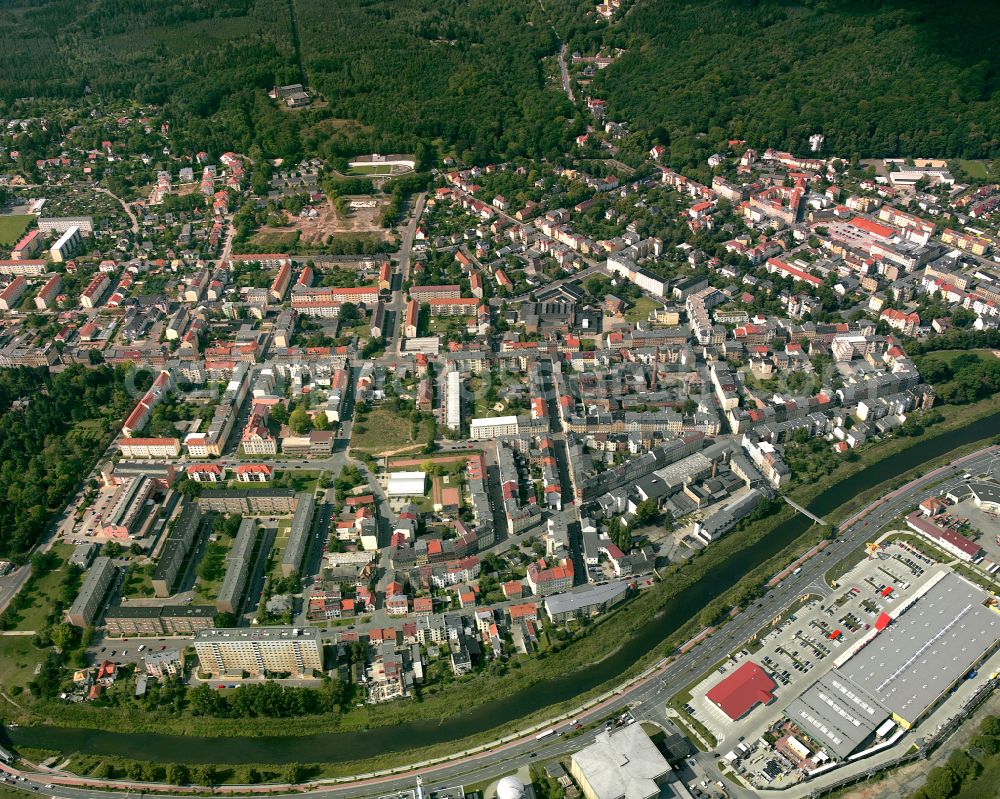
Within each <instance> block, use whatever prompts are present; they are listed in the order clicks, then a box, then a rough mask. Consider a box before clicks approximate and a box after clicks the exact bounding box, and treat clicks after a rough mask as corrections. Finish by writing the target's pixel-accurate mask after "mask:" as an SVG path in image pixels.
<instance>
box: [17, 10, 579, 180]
mask: <svg viewBox="0 0 1000 799" xmlns="http://www.w3.org/2000/svg"><path fill="white" fill-rule="evenodd" d="M293 11H294V15H293ZM556 50H557V44H556V39H555V34H554V33H553V30H552V26H551V25H550V24H549V21H548V19H547V17H546V15H545V13H544V12H543V11H542V6H541V5H540V4H539V2H538V0H500V2H496V0H336V2H330V0H211V2H203V1H202V0H0V117H4V116H17V115H19V114H20V113H22V109H19V108H18V106H17V103H16V100H17V98H22V97H29V96H33V97H39V98H50V97H51V98H58V99H65V100H70V101H73V102H87V101H90V102H99V101H101V100H103V99H108V98H110V99H114V100H122V99H133V100H136V101H138V102H140V103H152V104H156V105H162V106H163V107H164V112H163V113H164V117H165V118H167V119H169V120H170V121H171V123H172V126H173V131H174V135H175V137H176V138H177V145H178V146H179V147H181V148H184V149H195V150H197V149H205V150H208V151H210V152H213V153H216V154H218V153H220V152H224V151H225V150H237V151H240V152H250V151H251V147H252V146H253V145H254V144H256V145H258V146H259V147H260V148H261V150H262V151H263V152H264V153H265V154H266V155H269V156H283V157H286V158H295V157H298V156H300V155H302V154H304V153H305V152H311V153H316V154H320V155H325V156H336V155H346V154H347V153H356V152H366V151H371V150H377V151H380V152H407V151H410V152H412V151H414V150H415V149H416V148H417V144H418V142H419V141H427V142H433V141H434V140H436V139H437V140H440V142H441V143H442V144H444V145H446V146H448V147H449V148H453V149H454V151H455V152H456V153H457V154H459V156H464V157H465V158H466V159H472V160H479V161H482V160H486V159H490V158H502V157H512V156H517V155H529V156H537V155H544V154H555V153H558V152H560V151H561V150H563V149H565V148H566V147H568V146H569V145H570V144H571V142H572V138H573V136H575V135H576V134H577V133H579V132H580V130H577V129H576V128H575V127H574V126H573V124H571V120H572V117H573V115H574V109H573V108H572V106H571V105H570V104H569V101H568V100H567V99H566V96H565V95H564V94H563V93H562V92H561V91H560V89H559V87H558V85H554V84H553V83H552V82H551V81H550V80H549V79H548V76H547V72H548V71H551V70H554V68H555V67H554V63H555V62H554V56H555V53H556ZM545 58H548V59H549V64H548V66H546V65H545V64H543V59H545ZM303 66H304V67H305V72H306V81H307V83H308V84H309V88H310V89H311V90H313V91H317V92H319V94H320V98H319V102H317V103H316V104H315V106H314V107H313V108H311V109H307V110H304V111H296V112H294V113H289V112H288V111H286V110H284V109H280V108H278V107H277V106H276V104H275V103H273V102H271V101H269V100H268V99H267V97H266V92H267V90H268V89H270V88H271V87H272V86H274V85H275V84H281V83H292V82H298V81H300V80H301V79H302V78H301V75H302V70H301V68H302V67H303ZM88 90H89V91H90V92H91V94H89V95H87V94H85V92H87V91H88ZM88 98H89V99H88ZM24 113H27V112H24ZM345 119H348V120H356V121H357V122H358V123H361V124H360V125H345V124H343V120H345Z"/></svg>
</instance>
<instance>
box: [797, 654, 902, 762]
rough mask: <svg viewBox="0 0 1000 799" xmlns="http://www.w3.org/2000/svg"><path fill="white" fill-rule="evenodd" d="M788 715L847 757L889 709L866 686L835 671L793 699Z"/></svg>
mask: <svg viewBox="0 0 1000 799" xmlns="http://www.w3.org/2000/svg"><path fill="white" fill-rule="evenodd" d="M785 715H786V716H787V717H788V718H789V719H790V720H791V721H793V722H794V723H795V724H796V725H797V726H798V727H800V728H801V729H802V731H803V732H805V733H806V734H807V735H809V737H811V738H812V739H813V740H815V741H816V742H817V743H819V744H820V745H821V746H823V747H824V748H826V749H828V750H829V751H830V752H832V753H833V754H834V755H835V756H836V757H838V758H840V759H841V760H844V759H846V758H847V757H848V756H849V755H850V754H852V753H853V752H854V751H855V750H856V749H858V748H859V747H860V746H861V744H863V743H864V742H865V741H867V740H868V739H869V738H870V737H872V735H874V734H875V730H877V729H878V727H879V725H880V724H881V723H882V722H883V721H885V720H886V719H887V718H888V717H889V711H888V710H886V709H885V707H884V706H883V705H882V703H881V702H879V701H878V699H876V698H875V697H874V696H872V695H871V694H870V693H868V691H866V690H865V689H864V688H862V687H860V686H858V685H855V684H854V683H852V682H851V681H850V680H846V679H844V678H843V677H842V676H841V675H840V674H838V672H837V671H836V670H834V671H832V672H830V673H829V674H826V675H824V676H823V677H821V678H820V679H819V680H817V681H816V682H815V683H813V684H812V685H811V686H810V687H809V688H808V689H806V691H805V692H804V693H803V694H802V695H801V696H799V697H797V698H796V699H794V700H792V703H791V704H790V705H789V706H788V707H787V708H786V710H785Z"/></svg>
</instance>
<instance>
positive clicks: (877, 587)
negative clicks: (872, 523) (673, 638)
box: [685, 542, 944, 751]
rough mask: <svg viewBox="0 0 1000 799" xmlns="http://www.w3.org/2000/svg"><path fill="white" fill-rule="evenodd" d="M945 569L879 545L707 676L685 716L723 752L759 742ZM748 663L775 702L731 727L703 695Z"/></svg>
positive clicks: (898, 547)
mask: <svg viewBox="0 0 1000 799" xmlns="http://www.w3.org/2000/svg"><path fill="white" fill-rule="evenodd" d="M943 568H944V567H943V566H941V565H940V564H938V563H937V562H936V561H932V560H930V559H929V558H927V557H926V556H925V555H923V554H922V553H920V552H917V551H916V550H913V549H911V548H910V547H908V546H907V545H905V544H904V543H901V542H893V543H892V544H889V545H883V546H882V547H880V548H879V549H878V550H877V551H876V552H875V553H874V554H873V555H872V556H871V557H870V558H868V559H866V560H863V561H861V563H859V564H858V565H857V566H855V567H854V568H853V569H852V570H851V571H849V572H848V573H847V574H845V575H844V576H843V577H841V578H840V579H839V581H838V582H839V585H840V587H839V588H837V589H835V590H833V591H832V592H831V593H830V594H829V595H828V596H826V597H823V598H813V599H811V600H809V601H808V602H807V603H806V604H804V605H802V606H801V607H798V608H795V609H793V611H792V612H791V613H790V614H785V615H783V616H782V617H780V618H779V619H776V620H775V622H774V623H773V624H772V626H771V627H770V628H768V629H766V630H764V631H762V633H761V635H760V637H759V639H758V640H757V642H756V643H755V644H754V645H752V646H748V647H747V648H746V649H743V650H741V651H740V652H738V653H736V654H735V655H734V657H733V658H731V659H730V660H729V661H727V662H726V663H724V664H723V665H721V666H720V667H719V668H718V669H717V670H716V671H713V672H712V673H711V674H710V675H708V676H707V677H706V678H705V679H704V680H703V681H702V682H701V683H700V684H699V685H698V686H697V687H696V688H695V689H694V691H692V698H691V700H690V702H689V703H688V707H686V708H685V709H686V710H687V711H688V712H690V713H692V715H693V716H694V717H695V718H696V719H698V720H699V721H701V722H702V723H703V724H704V725H705V726H706V727H708V729H709V730H711V732H712V733H713V735H715V737H716V738H717V739H718V740H719V742H720V748H722V750H723V751H725V750H726V749H728V748H732V747H733V746H735V745H736V743H737V742H738V741H740V740H743V739H744V738H745V739H746V740H748V741H752V740H756V739H757V738H758V737H760V735H761V734H762V733H763V732H764V731H765V730H766V729H767V728H768V727H769V726H770V725H771V724H772V723H773V722H774V721H775V720H776V719H777V718H779V717H780V715H781V713H782V711H783V710H784V708H785V707H787V706H788V704H789V703H790V702H791V701H792V700H793V699H795V697H796V696H798V695H799V694H800V693H801V692H802V691H803V690H805V689H806V688H808V687H809V686H810V685H811V684H812V683H813V682H814V681H815V680H816V679H817V678H819V677H820V676H822V675H823V674H825V673H826V672H828V671H829V670H830V669H831V668H833V665H834V661H835V660H836V659H837V657H838V656H839V655H840V654H842V653H843V652H845V651H847V649H849V648H850V646H851V645H852V644H853V643H854V642H856V641H857V640H858V639H860V638H861V637H862V636H863V635H865V634H866V633H868V631H869V630H870V629H871V628H872V626H873V625H874V624H875V622H876V620H877V619H878V617H879V615H880V614H881V613H882V612H883V611H886V612H888V611H891V610H892V609H893V607H894V606H898V603H900V602H904V601H905V600H906V599H907V598H909V597H911V596H913V594H914V592H915V591H916V590H917V589H918V588H919V587H920V586H921V585H923V584H924V583H925V582H927V580H929V579H930V578H931V577H932V576H933V575H934V574H935V573H936V572H937V571H939V570H941V569H943ZM755 647H759V648H756V650H755ZM747 660H750V661H752V662H754V663H756V664H757V665H758V666H760V667H761V669H763V670H764V671H765V672H766V673H767V674H768V675H769V676H770V677H771V679H773V680H774V682H775V683H776V684H777V688H776V689H775V691H774V696H775V698H774V701H773V702H772V703H771V704H770V705H769V706H768V707H767V708H766V709H762V708H760V707H759V706H758V707H756V708H754V709H751V710H750V711H749V712H748V713H747V714H746V715H745V716H744V717H743V718H741V719H738V720H736V721H735V722H734V721H733V720H731V719H730V718H729V717H728V716H727V715H726V714H725V713H724V712H723V711H722V710H721V709H720V708H719V707H718V706H717V705H715V703H713V702H712V701H711V700H709V699H708V698H707V697H706V694H707V693H708V691H709V690H711V689H712V688H713V687H715V686H716V685H717V684H718V683H719V682H721V681H722V680H723V679H724V678H725V677H726V676H728V675H729V674H730V673H732V672H733V671H734V670H735V669H736V668H738V667H739V666H740V665H742V664H743V663H744V662H745V661H747ZM723 742H724V743H723Z"/></svg>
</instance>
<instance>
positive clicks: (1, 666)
mask: <svg viewBox="0 0 1000 799" xmlns="http://www.w3.org/2000/svg"><path fill="white" fill-rule="evenodd" d="M32 637H33V636H30V635H3V636H0V685H2V686H3V689H4V691H7V692H9V691H10V689H11V688H15V687H17V686H21V687H24V686H25V685H27V684H28V683H29V682H31V678H32V677H33V676H34V672H35V666H36V665H37V664H39V663H41V662H42V660H43V659H44V658H45V653H44V652H42V651H41V650H39V649H35V647H34V646H32V644H31V639H32Z"/></svg>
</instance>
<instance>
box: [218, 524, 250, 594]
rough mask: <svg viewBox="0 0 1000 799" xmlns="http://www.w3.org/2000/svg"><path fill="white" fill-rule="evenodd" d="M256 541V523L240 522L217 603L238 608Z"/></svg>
mask: <svg viewBox="0 0 1000 799" xmlns="http://www.w3.org/2000/svg"><path fill="white" fill-rule="evenodd" d="M256 541H257V523H256V521H254V520H253V519H252V518H249V517H248V518H246V519H244V520H243V521H242V522H240V529H239V531H238V532H237V533H236V541H234V542H233V548H232V549H230V550H229V555H228V556H227V557H226V576H225V577H224V578H223V580H222V586H221V587H220V588H219V596H218V600H217V601H218V602H219V603H222V604H226V605H230V606H232V607H233V608H238V607H239V605H240V600H241V599H242V598H243V589H244V588H245V587H246V581H247V575H248V574H249V572H250V556H251V555H252V554H253V547H254V544H255V543H256Z"/></svg>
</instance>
